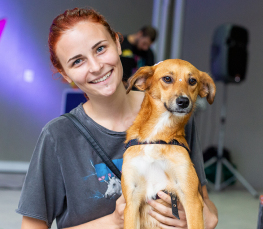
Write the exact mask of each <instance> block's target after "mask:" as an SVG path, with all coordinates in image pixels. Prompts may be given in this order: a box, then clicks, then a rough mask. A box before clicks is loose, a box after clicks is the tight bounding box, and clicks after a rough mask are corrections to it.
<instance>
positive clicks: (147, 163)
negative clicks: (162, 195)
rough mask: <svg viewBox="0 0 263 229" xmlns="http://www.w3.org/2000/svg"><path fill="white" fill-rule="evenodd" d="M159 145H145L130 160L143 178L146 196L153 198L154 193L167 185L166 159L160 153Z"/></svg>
mask: <svg viewBox="0 0 263 229" xmlns="http://www.w3.org/2000/svg"><path fill="white" fill-rule="evenodd" d="M160 147H162V146H157V145H145V146H144V147H143V151H142V153H141V154H140V155H139V156H137V157H134V158H133V159H132V161H131V164H132V165H133V167H134V169H136V171H137V172H138V173H139V174H140V175H141V176H143V177H144V178H145V181H146V184H147V191H146V193H147V194H146V198H147V199H150V198H154V197H155V196H156V193H157V192H158V191H160V190H164V189H165V188H166V186H167V177H166V175H165V171H166V170H167V166H168V161H167V159H165V158H164V157H161V155H160Z"/></svg>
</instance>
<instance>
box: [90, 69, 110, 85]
mask: <svg viewBox="0 0 263 229" xmlns="http://www.w3.org/2000/svg"><path fill="white" fill-rule="evenodd" d="M112 71H113V70H111V71H110V72H108V73H107V74H106V75H104V76H103V77H101V78H99V79H97V80H93V81H91V82H90V83H93V84H96V83H100V82H103V81H105V80H107V79H108V78H109V77H110V76H111V73H112Z"/></svg>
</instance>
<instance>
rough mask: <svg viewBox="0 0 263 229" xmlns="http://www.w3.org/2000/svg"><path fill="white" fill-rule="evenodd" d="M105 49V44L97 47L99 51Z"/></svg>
mask: <svg viewBox="0 0 263 229" xmlns="http://www.w3.org/2000/svg"><path fill="white" fill-rule="evenodd" d="M104 49H105V47H104V46H100V47H98V48H97V53H99V52H102V51H103V50H104Z"/></svg>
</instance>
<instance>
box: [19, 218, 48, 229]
mask: <svg viewBox="0 0 263 229" xmlns="http://www.w3.org/2000/svg"><path fill="white" fill-rule="evenodd" d="M21 229H48V227H47V224H46V222H45V221H43V220H40V219H34V218H31V217H27V216H23V219H22V225H21Z"/></svg>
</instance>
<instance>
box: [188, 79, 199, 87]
mask: <svg viewBox="0 0 263 229" xmlns="http://www.w3.org/2000/svg"><path fill="white" fill-rule="evenodd" d="M196 83H197V81H196V79H194V78H190V79H189V84H190V85H191V86H194V85H195V84H196Z"/></svg>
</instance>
